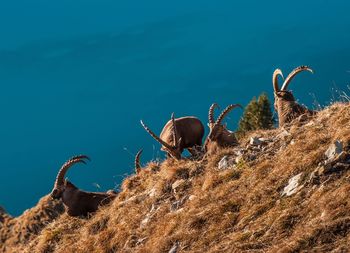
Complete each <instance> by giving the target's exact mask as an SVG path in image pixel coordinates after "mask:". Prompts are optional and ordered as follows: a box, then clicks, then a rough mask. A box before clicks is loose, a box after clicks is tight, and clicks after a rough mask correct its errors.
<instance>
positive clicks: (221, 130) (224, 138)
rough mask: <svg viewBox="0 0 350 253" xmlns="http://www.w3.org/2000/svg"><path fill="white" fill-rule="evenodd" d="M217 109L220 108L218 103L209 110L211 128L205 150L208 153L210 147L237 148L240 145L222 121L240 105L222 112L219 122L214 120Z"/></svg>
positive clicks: (232, 106)
mask: <svg viewBox="0 0 350 253" xmlns="http://www.w3.org/2000/svg"><path fill="white" fill-rule="evenodd" d="M215 107H218V105H217V104H216V103H214V104H212V105H211V106H210V108H209V113H208V114H209V116H208V118H209V119H208V120H209V123H208V126H209V134H208V136H207V138H206V140H205V142H204V146H203V148H204V150H205V151H208V150H210V146H212V145H213V144H214V145H215V146H219V147H227V146H235V145H237V144H238V141H237V139H236V136H235V133H234V132H232V131H230V130H228V129H227V127H226V125H222V124H221V123H222V120H223V119H224V118H225V116H226V115H227V114H228V113H229V112H230V111H231V110H233V109H234V108H236V107H240V108H242V106H241V105H239V104H232V105H229V106H227V107H226V108H225V110H223V111H222V112H221V114H220V115H219V117H218V118H217V120H216V121H215V120H214V109H215Z"/></svg>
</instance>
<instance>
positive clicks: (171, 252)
mask: <svg viewBox="0 0 350 253" xmlns="http://www.w3.org/2000/svg"><path fill="white" fill-rule="evenodd" d="M179 248H180V243H179V242H175V243H174V245H173V247H171V249H170V250H169V252H168V253H177V252H178V250H179Z"/></svg>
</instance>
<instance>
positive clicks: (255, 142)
mask: <svg viewBox="0 0 350 253" xmlns="http://www.w3.org/2000/svg"><path fill="white" fill-rule="evenodd" d="M249 144H250V145H252V146H259V145H261V144H262V141H261V140H260V138H258V137H250V141H249Z"/></svg>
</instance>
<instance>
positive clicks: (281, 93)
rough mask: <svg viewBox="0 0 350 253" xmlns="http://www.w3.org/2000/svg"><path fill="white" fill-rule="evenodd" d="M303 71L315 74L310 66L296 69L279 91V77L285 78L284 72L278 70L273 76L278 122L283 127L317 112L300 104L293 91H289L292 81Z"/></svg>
mask: <svg viewBox="0 0 350 253" xmlns="http://www.w3.org/2000/svg"><path fill="white" fill-rule="evenodd" d="M302 71H309V72H311V73H313V71H312V69H310V68H309V67H308V66H300V67H297V68H295V69H294V70H293V71H292V72H291V73H290V74H289V75H288V76H287V78H286V79H285V81H284V83H283V85H282V88H281V89H279V85H278V76H281V77H282V78H283V74H282V71H281V70H280V69H276V70H275V71H274V73H273V76H272V83H273V89H274V97H275V105H274V106H275V110H277V114H278V122H279V126H280V127H282V126H284V125H286V124H288V123H290V122H291V121H292V120H294V119H296V118H298V117H299V116H300V115H303V114H306V115H309V116H311V115H314V114H315V113H316V112H315V111H312V110H309V109H307V108H306V107H305V106H302V105H300V104H298V103H297V102H296V101H295V98H294V96H293V94H292V92H291V91H289V90H287V89H288V85H289V84H290V82H291V81H292V79H293V78H294V77H295V76H296V75H297V74H298V73H300V72H302Z"/></svg>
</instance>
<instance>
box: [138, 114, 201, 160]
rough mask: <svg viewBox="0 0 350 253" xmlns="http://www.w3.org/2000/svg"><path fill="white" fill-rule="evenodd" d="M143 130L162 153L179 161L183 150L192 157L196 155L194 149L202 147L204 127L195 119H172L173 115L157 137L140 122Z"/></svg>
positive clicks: (188, 117) (189, 117)
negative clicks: (154, 141)
mask: <svg viewBox="0 0 350 253" xmlns="http://www.w3.org/2000/svg"><path fill="white" fill-rule="evenodd" d="M141 125H142V126H143V128H144V129H145V130H146V131H147V132H148V133H149V134H150V135H151V136H152V137H153V138H154V139H155V140H156V141H158V142H159V143H160V144H161V145H162V148H161V150H162V151H165V152H167V154H168V157H172V158H174V159H177V160H179V159H181V154H182V152H183V151H184V149H187V150H188V151H189V152H190V153H191V154H192V155H196V154H197V152H196V148H197V147H200V146H202V139H203V136H204V126H203V124H202V122H201V121H200V120H199V119H198V118H196V117H191V116H187V117H182V118H177V119H175V118H174V113H173V114H172V115H171V120H169V121H168V122H167V123H166V124H165V126H164V127H163V130H162V132H161V134H160V136H159V137H158V136H157V135H156V134H155V133H154V132H152V131H151V130H150V129H149V128H148V127H147V126H146V125H145V124H144V123H143V121H142V120H141Z"/></svg>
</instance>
